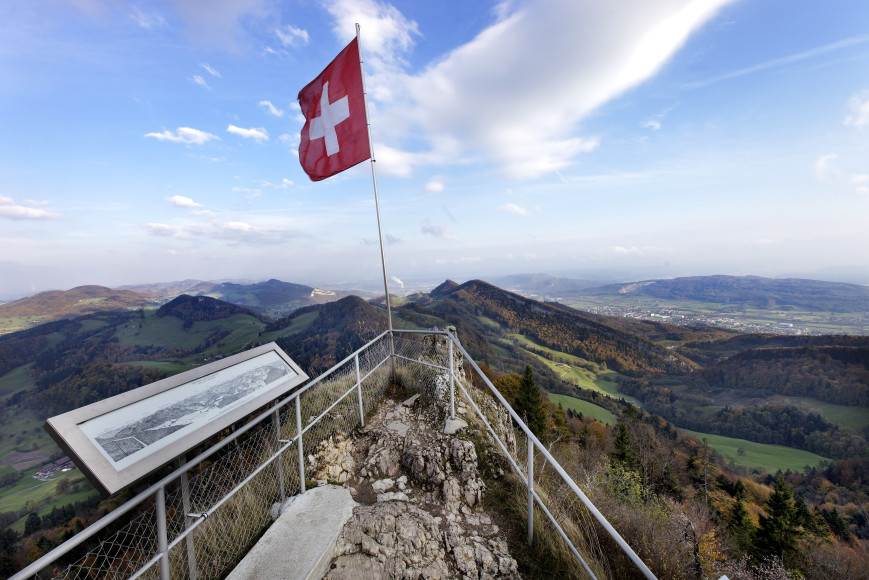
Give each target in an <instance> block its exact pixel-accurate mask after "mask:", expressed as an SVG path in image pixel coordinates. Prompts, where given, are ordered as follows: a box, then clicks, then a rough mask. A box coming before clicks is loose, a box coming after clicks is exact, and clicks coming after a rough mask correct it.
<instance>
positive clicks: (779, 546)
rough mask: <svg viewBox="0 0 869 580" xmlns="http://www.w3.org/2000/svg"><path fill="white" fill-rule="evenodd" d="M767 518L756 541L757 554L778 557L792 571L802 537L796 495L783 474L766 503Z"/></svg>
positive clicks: (763, 520) (758, 531)
mask: <svg viewBox="0 0 869 580" xmlns="http://www.w3.org/2000/svg"><path fill="white" fill-rule="evenodd" d="M765 509H766V515H765V516H761V518H760V527H759V528H758V530H757V534H756V536H755V542H754V551H755V555H756V556H759V557H761V558H769V557H775V558H779V559H781V561H782V562H783V563H784V565H785V566H786V567H788V568H792V567H793V564H794V561H793V560H794V559H795V556H796V554H797V539H798V538H799V537H800V535H802V533H803V530H802V528H801V527H800V521H799V516H798V514H797V508H796V504H795V503H794V496H793V493H792V492H791V488H790V486H788V484H787V482H786V481H785V478H784V476H783V475H781V474H779V476H778V478H776V480H775V485H774V486H773V491H772V493H771V494H769V497H768V498H767V500H766V505H765Z"/></svg>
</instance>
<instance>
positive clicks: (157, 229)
mask: <svg viewBox="0 0 869 580" xmlns="http://www.w3.org/2000/svg"><path fill="white" fill-rule="evenodd" d="M145 229H147V230H148V232H149V233H151V234H152V235H155V236H164V237H168V238H186V237H187V235H186V234H185V233H184V232H183V231H181V230H180V229H178V228H174V227H172V226H170V225H168V224H162V223H158V222H150V223H146V224H145Z"/></svg>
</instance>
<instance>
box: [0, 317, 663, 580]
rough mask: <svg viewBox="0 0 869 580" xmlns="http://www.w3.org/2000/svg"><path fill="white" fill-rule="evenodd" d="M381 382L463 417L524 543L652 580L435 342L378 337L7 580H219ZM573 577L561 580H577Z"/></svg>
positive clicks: (449, 347) (436, 336)
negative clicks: (482, 436) (495, 453)
mask: <svg viewBox="0 0 869 580" xmlns="http://www.w3.org/2000/svg"><path fill="white" fill-rule="evenodd" d="M391 377H394V378H395V379H396V380H397V381H398V382H399V383H400V384H401V385H403V386H404V387H405V388H406V389H407V390H409V391H411V392H417V393H420V394H424V395H426V396H427V397H429V398H431V399H432V400H434V401H436V402H438V403H439V404H440V409H442V410H443V412H444V413H445V414H449V415H451V416H453V417H454V416H455V400H456V399H458V400H460V401H461V402H462V403H463V404H464V406H465V408H467V407H470V408H471V409H473V411H474V415H475V416H476V417H477V419H475V420H479V421H481V422H482V423H483V424H484V425H485V428H486V430H487V431H488V432H489V433H490V435H491V436H492V438H493V442H494V443H495V444H496V447H497V448H498V449H500V451H501V453H502V454H503V457H504V458H505V459H506V460H507V463H509V465H510V467H511V468H512V470H513V471H514V472H515V473H516V474H517V476H518V477H519V478H521V480H522V484H523V485H524V486H525V487H526V489H527V490H528V497H529V498H530V501H529V502H528V507H529V509H528V538H529V541H531V538H532V534H537V535H538V536H540V535H545V536H546V537H549V538H554V540H553V541H554V542H555V543H557V545H558V549H560V550H563V551H565V552H566V553H569V554H568V555H567V558H571V557H575V558H576V560H577V561H578V562H579V563H580V564H581V566H582V569H583V570H584V571H585V573H586V574H587V575H588V576H590V577H592V578H594V577H595V576H596V575H601V576H603V577H607V576H609V570H608V565H607V562H606V558H605V557H604V556H603V550H602V549H601V546H600V541H599V539H598V529H599V526H601V525H602V526H603V527H604V529H606V531H607V532H608V533H609V534H610V535H611V536H613V539H614V540H615V541H616V542H617V543H619V547H621V548H622V549H623V550H625V552H626V554H628V555H629V557H630V556H631V555H632V560H634V562H635V563H637V562H639V564H638V568H639V569H640V570H641V571H642V572H643V575H645V576H646V577H649V578H654V576H653V575H652V574H651V572H648V569H647V568H645V565H644V564H642V562H641V561H639V559H638V558H637V557H636V555H635V554H634V553H633V551H632V550H631V549H630V548H629V547H628V546H627V544H625V543H624V541H623V540H622V539H621V537H619V536H618V534H617V533H616V532H615V530H614V529H612V527H611V526H609V524H608V522H606V520H605V519H604V518H603V516H602V515H601V514H600V513H599V512H598V511H597V510H596V508H594V506H593V505H591V503H590V502H589V501H588V500H587V498H585V496H584V494H583V493H582V492H581V491H580V490H579V488H578V487H577V486H576V484H575V483H574V482H573V480H572V479H570V477H569V476H568V475H567V474H566V473H565V472H564V470H563V469H562V468H561V466H560V465H559V464H558V463H557V462H556V461H555V459H554V458H553V457H552V455H551V454H550V453H549V450H548V449H546V448H545V447H544V446H543V445H542V444H541V443H540V442H539V441H538V440H537V439H536V437H534V436H533V435H532V434H531V432H530V431H529V430H528V427H526V426H525V424H524V422H522V421H521V418H519V417H518V416H517V415H516V414H515V412H514V411H513V410H512V409H511V408H510V406H509V404H507V402H506V401H505V400H504V399H503V397H501V396H500V394H498V392H497V390H496V389H495V387H494V386H493V385H492V383H491V382H490V381H489V380H488V378H486V377H485V375H484V374H483V373H482V371H480V369H479V367H477V365H476V363H474V362H473V360H472V359H471V358H470V356H469V355H468V354H467V352H466V351H465V350H464V349H463V348H462V347H461V344H460V343H458V341H456V340H455V338H454V337H453V336H452V335H451V334H449V333H446V332H443V331H430V332H422V331H415V332H411V331H396V332H395V333H394V334H389V333H384V334H382V335H380V336H379V337H377V338H376V339H374V340H373V341H371V342H369V343H368V344H366V345H365V346H363V347H362V348H361V349H360V350H359V351H357V352H356V353H354V354H353V355H351V356H350V357H348V358H347V359H345V360H344V361H342V362H340V363H338V364H337V365H335V366H334V367H332V368H331V369H330V370H329V371H327V372H326V373H324V374H322V375H320V376H319V377H317V378H316V379H314V380H313V381H311V382H310V383H309V384H308V385H306V386H305V387H303V388H301V389H299V390H298V391H296V392H295V393H293V394H291V395H290V396H289V397H287V398H285V399H283V400H280V401H274V402H273V405H272V407H271V408H269V409H266V410H264V411H262V412H260V414H259V415H258V416H256V417H254V418H249V419H248V422H247V423H246V424H245V425H243V426H241V427H239V428H238V429H237V430H236V431H235V432H226V433H223V434H222V435H221V438H222V440H221V441H219V442H217V443H215V444H214V445H213V446H212V447H210V448H209V449H208V450H206V451H204V452H202V453H200V454H199V455H198V456H197V457H196V458H194V459H192V460H190V461H188V462H187V463H185V464H184V465H180V463H181V461H182V460H179V464H178V465H177V466H176V467H177V469H175V470H174V471H173V472H171V473H170V474H168V475H166V476H165V477H163V478H162V479H161V480H160V481H158V482H156V483H154V484H153V485H151V487H149V488H148V489H146V490H145V491H143V492H142V493H140V494H139V495H137V496H136V497H135V498H133V499H131V500H129V501H128V502H127V503H125V504H123V505H122V506H121V507H120V508H118V509H117V510H116V511H115V512H112V513H111V514H109V515H107V516H105V517H104V518H102V519H101V520H99V521H98V522H96V523H95V524H93V525H92V526H90V527H89V528H87V529H86V530H84V531H83V532H81V533H80V534H79V535H78V536H75V537H74V538H73V539H72V540H70V541H68V542H67V543H65V544H63V545H61V546H60V547H59V548H57V549H55V550H54V551H53V552H51V553H49V554H47V555H46V556H44V557H43V558H41V559H40V560H38V561H37V562H35V563H34V564H32V565H31V566H29V567H28V568H25V570H23V571H21V572H19V573H18V574H16V575H15V576H13V577H12V578H13V579H14V580H23V579H24V578H32V577H36V578H64V579H97V578H100V579H103V578H108V579H120V578H170V577H171V578H182V579H186V578H189V579H191V580H200V579H210V578H222V577H225V576H226V574H228V572H229V571H230V570H232V568H233V567H234V566H235V565H236V564H237V563H238V562H239V561H240V560H241V559H242V558H243V557H244V555H245V554H246V553H247V552H248V551H249V549H250V547H251V546H253V544H254V543H256V541H257V540H258V539H259V537H260V536H261V535H262V534H263V533H264V532H265V530H266V529H267V528H268V526H269V525H270V524H271V522H272V521H273V518H274V517H275V513H276V510H279V509H280V506H281V505H282V503H283V501H284V500H285V499H286V498H288V497H290V496H293V495H296V494H299V493H302V492H304V491H305V489H306V487H307V485H308V484H307V480H308V479H309V478H311V477H312V476H313V475H314V473H313V470H314V468H315V466H314V463H315V462H314V461H311V460H309V458H308V456H309V454H312V453H314V452H315V450H317V448H318V447H319V446H320V445H321V443H324V442H326V441H327V440H331V439H333V438H337V437H349V436H350V435H351V433H352V432H353V430H354V429H356V428H357V427H358V426H360V425H362V424H363V423H364V421H365V417H366V416H368V415H369V414H370V413H372V412H373V411H374V409H375V408H376V406H377V404H378V402H379V401H380V399H381V398H382V396H383V394H384V393H385V392H386V389H387V388H388V386H389V381H390V378H391ZM474 384H476V385H478V387H479V388H478V387H474ZM469 418H470V417H469ZM311 459H313V457H312V458H311ZM532 506H534V507H532ZM535 507H536V509H534V508H535ZM278 513H279V511H278ZM578 570H579V569H578V568H576V567H573V568H571V569H570V570H569V573H567V574H564V577H581V574H579V572H578Z"/></svg>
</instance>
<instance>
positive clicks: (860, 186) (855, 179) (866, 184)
mask: <svg viewBox="0 0 869 580" xmlns="http://www.w3.org/2000/svg"><path fill="white" fill-rule="evenodd" d="M851 185H853V186H854V191H855V193H857V194H858V195H869V175H867V174H865V173H855V174H854V175H852V176H851Z"/></svg>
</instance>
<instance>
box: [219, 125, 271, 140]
mask: <svg viewBox="0 0 869 580" xmlns="http://www.w3.org/2000/svg"><path fill="white" fill-rule="evenodd" d="M226 130H227V131H228V132H230V133H232V134H234V135H238V136H239V137H244V138H245V139H253V140H254V141H256V142H257V143H262V142H263V141H268V140H269V134H268V133H267V132H266V130H265V129H264V128H263V127H259V128H257V127H251V128H250V129H244V128H242V127H236V126H235V125H230V126H229V127H227V128H226Z"/></svg>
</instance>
